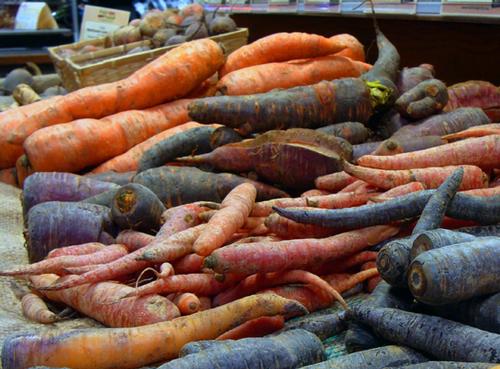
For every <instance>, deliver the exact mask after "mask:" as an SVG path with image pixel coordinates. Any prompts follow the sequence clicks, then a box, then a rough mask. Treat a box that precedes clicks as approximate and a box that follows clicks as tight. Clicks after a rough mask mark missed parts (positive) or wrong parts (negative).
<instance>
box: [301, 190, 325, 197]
mask: <svg viewBox="0 0 500 369" xmlns="http://www.w3.org/2000/svg"><path fill="white" fill-rule="evenodd" d="M331 194H332V193H331V192H330V191H325V190H318V189H316V188H313V189H312V190H307V191H305V192H302V193H301V194H300V197H312V196H324V195H331Z"/></svg>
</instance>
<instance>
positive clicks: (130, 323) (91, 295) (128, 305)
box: [30, 274, 180, 327]
mask: <svg viewBox="0 0 500 369" xmlns="http://www.w3.org/2000/svg"><path fill="white" fill-rule="evenodd" d="M64 278H67V277H62V279H64ZM57 279H58V276H57V275H55V274H42V275H38V276H31V277H30V282H31V284H32V285H33V287H34V288H35V289H37V290H40V289H41V288H42V287H45V286H48V285H50V284H51V283H53V282H55V281H56V280H57ZM133 291H134V289H133V288H132V287H129V286H125V285H122V284H119V283H112V282H100V283H97V284H87V285H83V286H78V287H74V288H68V289H65V290H61V291H43V292H42V293H43V295H44V296H46V297H47V298H49V299H50V300H53V301H56V302H63V303H65V304H66V305H69V306H71V307H72V308H73V309H75V310H78V311H79V312H81V313H83V314H85V315H87V316H90V317H91V318H94V319H95V320H97V321H99V322H101V323H103V324H105V325H107V326H109V327H135V326H141V325H146V324H152V323H157V322H161V321H165V320H170V319H173V318H176V317H178V316H179V315H180V313H179V310H178V309H177V307H176V306H175V305H174V304H173V303H172V302H171V301H169V300H168V299H167V298H165V297H162V296H158V295H152V296H145V297H133V298H131V299H127V300H124V301H118V302H117V300H118V299H119V298H120V297H121V296H123V295H125V294H127V293H130V292H133Z"/></svg>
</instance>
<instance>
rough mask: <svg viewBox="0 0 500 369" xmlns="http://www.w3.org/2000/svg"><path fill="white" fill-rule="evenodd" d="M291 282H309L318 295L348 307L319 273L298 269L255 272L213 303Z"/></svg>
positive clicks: (216, 304)
mask: <svg viewBox="0 0 500 369" xmlns="http://www.w3.org/2000/svg"><path fill="white" fill-rule="evenodd" d="M290 283H303V284H309V285H310V287H311V288H312V289H314V290H315V291H316V293H317V294H318V295H323V296H329V297H330V298H331V299H332V300H333V299H335V300H337V301H338V302H339V303H340V304H341V305H342V306H343V307H344V308H345V309H347V304H346V303H345V301H344V299H343V298H342V296H340V294H339V293H338V292H337V291H336V290H335V289H334V288H330V286H329V285H328V284H327V283H325V281H324V280H322V279H321V278H319V277H318V276H317V275H315V274H312V273H310V272H307V271H305V270H297V269H296V270H287V271H285V272H278V273H265V274H253V275H251V276H248V277H247V278H245V279H244V280H243V281H241V282H240V283H238V284H237V285H236V286H234V287H233V288H230V289H227V290H225V291H223V292H221V293H219V294H218V295H217V296H216V297H215V298H214V300H213V304H214V305H215V306H218V305H224V304H227V303H229V302H231V301H234V300H237V299H239V298H241V297H243V296H248V295H251V294H254V293H256V292H258V291H259V290H262V289H265V288H269V287H273V286H278V285H281V284H290Z"/></svg>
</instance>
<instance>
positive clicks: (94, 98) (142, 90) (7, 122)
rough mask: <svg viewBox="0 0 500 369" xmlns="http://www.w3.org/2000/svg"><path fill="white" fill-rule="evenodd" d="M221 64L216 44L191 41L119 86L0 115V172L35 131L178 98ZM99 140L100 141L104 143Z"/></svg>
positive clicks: (114, 84) (84, 91) (86, 90)
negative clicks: (0, 129)
mask: <svg viewBox="0 0 500 369" xmlns="http://www.w3.org/2000/svg"><path fill="white" fill-rule="evenodd" d="M184 63H189V64H190V65H191V68H184V69H183V68H180V67H179V65H185V64H184ZM222 63H223V53H222V49H221V48H220V47H219V46H218V44H217V43H216V42H214V41H212V40H209V39H203V40H196V41H192V42H189V43H186V44H184V45H181V46H180V47H177V48H175V50H173V52H168V53H165V54H164V55H163V56H161V57H159V58H158V59H156V60H155V61H153V62H151V63H149V64H148V65H146V66H144V67H143V68H141V69H139V70H138V71H136V72H135V73H133V74H132V75H130V76H129V77H127V78H125V79H123V80H121V81H117V82H112V83H108V84H104V85H98V86H91V87H87V88H84V89H80V90H78V91H75V92H72V93H70V94H68V95H65V96H62V97H54V98H51V99H50V100H44V101H40V102H37V103H34V104H31V105H27V106H26V107H22V108H19V109H12V110H10V111H7V112H4V113H2V114H1V116H0V125H2V126H3V127H5V129H6V130H7V132H9V134H6V135H3V136H2V138H1V141H0V143H1V145H2V147H3V150H2V154H1V156H0V168H6V167H9V166H12V164H14V162H15V160H16V159H17V157H19V156H20V155H22V147H21V145H22V143H23V141H24V140H25V139H26V138H27V137H28V136H29V135H31V134H32V133H33V132H35V131H36V130H39V129H41V128H43V127H47V126H49V125H53V124H60V123H66V122H70V121H72V120H74V119H79V118H101V117H104V116H108V115H111V114H113V113H117V112H120V111H125V110H130V109H144V108H148V107H150V106H154V105H157V104H160V103H162V102H165V101H170V100H175V99H178V98H179V97H182V96H184V95H186V94H187V93H188V92H190V91H191V90H192V89H194V88H195V87H196V86H197V85H199V84H200V83H201V82H202V81H203V80H205V79H206V78H208V77H210V76H211V75H212V74H214V72H215V71H216V70H217V69H218V68H219V67H220V66H221V65H222ZM165 85H171V86H175V87H172V88H169V89H164V88H163V87H162V86H165ZM118 97H119V98H118ZM100 139H101V140H100V142H103V141H104V139H103V138H101V137H100ZM114 139H115V140H116V137H114ZM105 146H106V145H105ZM30 159H34V158H30ZM40 160H43V159H40ZM45 160H49V159H48V158H47V159H45ZM35 167H36V166H35Z"/></svg>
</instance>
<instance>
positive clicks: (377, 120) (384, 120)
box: [372, 108, 411, 140]
mask: <svg viewBox="0 0 500 369" xmlns="http://www.w3.org/2000/svg"><path fill="white" fill-rule="evenodd" d="M372 119H373V121H374V123H373V124H372V129H373V131H374V137H376V138H377V139H379V140H380V139H387V138H389V137H391V136H392V135H393V134H394V133H396V132H397V131H398V130H399V129H400V128H401V127H403V126H405V125H407V124H410V123H411V121H410V120H408V119H406V118H404V117H402V116H401V114H399V113H398V112H397V111H396V109H394V108H392V109H389V110H388V111H386V112H383V113H379V114H378V115H376V116H374V117H373V118H372Z"/></svg>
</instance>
